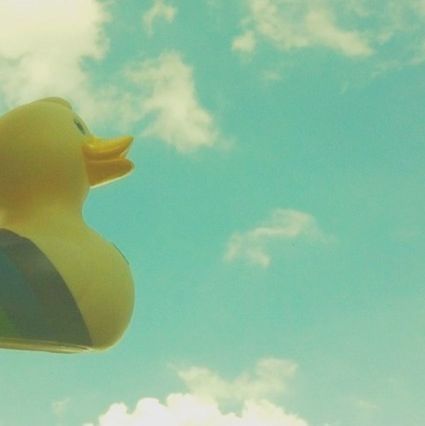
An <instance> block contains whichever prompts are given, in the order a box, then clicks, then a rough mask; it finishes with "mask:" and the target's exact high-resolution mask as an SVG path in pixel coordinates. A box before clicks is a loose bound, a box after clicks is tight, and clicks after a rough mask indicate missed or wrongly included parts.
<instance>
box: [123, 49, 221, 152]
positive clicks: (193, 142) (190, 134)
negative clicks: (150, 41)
mask: <svg viewBox="0 0 425 426" xmlns="http://www.w3.org/2000/svg"><path fill="white" fill-rule="evenodd" d="M127 76H128V78H129V79H130V80H131V81H132V82H133V83H134V84H136V86H137V87H139V88H140V89H142V90H143V93H144V94H143V102H142V105H141V107H142V111H141V112H142V115H143V116H148V117H150V118H151V121H150V124H149V125H148V127H147V128H146V130H145V131H144V133H143V134H144V136H147V137H153V138H158V139H161V140H163V141H165V142H167V143H168V144H170V145H173V146H174V147H176V148H177V150H179V151H182V152H190V151H193V150H195V149H197V148H200V147H208V146H212V145H214V144H215V142H216V141H217V130H216V127H215V123H214V120H213V118H212V115H211V114H210V113H209V112H208V111H207V110H205V109H204V108H203V107H202V106H201V104H200V102H199V100H198V97H197V94H196V90H195V84H194V79H193V70H192V68H191V67H190V66H189V65H187V64H186V63H185V62H184V61H183V59H182V58H181V56H180V54H178V53H177V52H170V53H166V54H163V55H161V56H160V57H159V58H156V59H153V60H146V61H144V62H142V63H141V64H139V65H136V66H133V67H132V68H130V69H128V71H127Z"/></svg>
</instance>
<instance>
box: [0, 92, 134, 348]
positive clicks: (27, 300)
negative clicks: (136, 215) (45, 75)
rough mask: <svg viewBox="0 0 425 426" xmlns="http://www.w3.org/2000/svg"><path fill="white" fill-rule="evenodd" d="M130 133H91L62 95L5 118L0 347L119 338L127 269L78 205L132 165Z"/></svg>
mask: <svg viewBox="0 0 425 426" xmlns="http://www.w3.org/2000/svg"><path fill="white" fill-rule="evenodd" d="M132 140H133V138H132V137H130V136H125V137H120V138H116V139H111V140H102V139H99V138H97V137H95V136H93V135H92V134H91V133H90V131H89V130H88V129H87V126H86V125H85V124H84V122H83V120H82V119H81V118H80V117H79V116H78V115H77V114H76V113H75V112H74V111H73V110H72V107H71V105H70V104H69V103H68V102H66V101H65V100H63V99H61V98H46V99H41V100H39V101H36V102H32V103H29V104H27V105H24V106H21V107H18V108H16V109H14V110H12V111H10V112H8V113H7V114H5V115H4V116H2V117H0V347H3V348H11V349H27V350H41V351H49V352H80V351H85V350H90V349H95V350H100V349H106V348H108V347H110V346H112V345H113V344H114V343H115V342H116V341H117V340H118V339H119V338H120V337H121V336H122V334H123V332H124V330H125V329H126V327H127V325H128V323H129V320H130V317H131V314H132V311H133V303H134V289H133V280H132V276H131V271H130V268H129V265H128V263H127V261H126V260H125V258H124V257H123V255H122V254H121V253H120V252H119V251H118V249H117V248H116V247H115V246H114V245H113V244H111V243H109V242H107V241H105V240H104V239H103V238H102V237H101V236H100V235H99V234H97V233H96V232H95V231H93V230H92V229H90V228H89V227H88V226H87V225H86V224H85V222H84V220H83V216H82V207H83V203H84V200H85V198H86V196H87V194H88V191H89V188H90V187H94V186H97V185H102V184H105V183H108V182H111V181H113V180H115V179H118V178H121V177H123V176H125V175H127V174H128V173H129V172H130V171H131V170H132V169H133V164H132V163H131V162H130V161H129V160H128V159H126V154H127V152H128V150H129V147H130V145H131V142H132ZM122 219H123V218H122V217H119V218H117V221H122Z"/></svg>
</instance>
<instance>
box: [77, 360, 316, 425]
mask: <svg viewBox="0 0 425 426" xmlns="http://www.w3.org/2000/svg"><path fill="white" fill-rule="evenodd" d="M295 368H296V366H295V364H294V363H292V362H291V361H287V360H281V359H264V360H260V362H259V363H258V365H257V369H256V374H255V375H254V377H251V376H250V375H249V374H243V375H241V376H240V377H239V378H238V379H236V380H235V381H231V382H226V381H225V380H224V379H222V378H221V377H219V376H218V375H215V373H212V372H211V371H209V370H208V369H205V368H198V369H197V370H196V371H198V372H199V371H203V372H208V374H207V375H206V376H205V375H204V373H202V374H198V373H193V372H194V371H195V370H193V369H189V370H187V371H191V373H190V374H189V375H190V376H191V377H190V378H188V377H187V371H186V373H184V372H180V373H181V374H179V375H180V377H182V376H183V378H184V381H185V382H186V384H187V385H189V389H191V386H192V387H193V376H196V386H195V387H194V388H193V389H192V390H191V392H190V393H184V394H183V393H175V394H171V395H169V396H168V397H167V398H166V399H165V402H164V403H162V402H160V401H159V400H158V399H156V398H142V399H140V400H139V402H138V403H137V405H136V408H135V409H134V411H133V412H131V411H130V410H129V409H128V407H127V406H126V405H125V404H123V403H116V404H112V405H111V406H110V408H109V410H108V411H107V412H106V413H105V414H104V415H102V416H100V417H99V421H98V423H97V425H98V426H157V425H161V426H188V425H191V426H308V425H307V422H306V421H305V420H303V419H302V418H301V417H299V416H297V415H294V414H290V413H288V412H287V411H286V410H285V409H284V408H283V407H281V406H279V405H277V404H276V403H273V402H271V401H269V400H268V399H266V397H267V396H268V395H269V394H270V392H271V393H273V394H275V393H278V392H279V391H280V390H282V389H283V388H284V386H285V382H286V380H287V377H288V376H291V375H292V374H293V373H294V371H295ZM273 372H274V373H275V375H276V376H275V378H272V377H271V376H272V375H273ZM263 375H265V376H266V377H267V378H263V377H262V376H263ZM214 377H215V379H217V380H218V381H219V382H220V389H221V390H220V391H219V392H218V393H220V394H221V395H220V396H219V395H217V385H216V384H214V383H212V379H213V378H214ZM201 381H204V383H203V384H202V385H201V383H200V382H201ZM271 382H273V383H271ZM278 382H282V383H280V385H277V383H278ZM259 383H262V385H261V386H258V384H259ZM266 383H269V384H266ZM235 384H236V385H235ZM243 384H245V385H246V386H248V388H250V389H253V388H256V390H255V392H253V393H252V392H251V393H252V394H251V395H250V394H249V393H250V392H248V393H246V392H244V391H243V390H242V385H243ZM210 385H212V387H211V388H210ZM226 388H227V389H228V390H229V389H230V391H226V392H224V393H225V394H226V397H225V398H224V399H230V400H234V401H236V402H238V403H240V410H239V412H226V411H225V410H224V409H222V408H221V407H220V403H219V401H220V399H221V398H222V397H223V396H224V395H223V389H226ZM236 388H238V389H239V390H240V391H243V396H240V395H239V394H236V393H235V391H236V390H237V389H236ZM277 388H279V389H277ZM200 389H202V392H199V390H200ZM208 389H211V391H210V392H209V391H208ZM84 426H95V425H94V424H93V423H90V424H89V423H87V424H85V425H84Z"/></svg>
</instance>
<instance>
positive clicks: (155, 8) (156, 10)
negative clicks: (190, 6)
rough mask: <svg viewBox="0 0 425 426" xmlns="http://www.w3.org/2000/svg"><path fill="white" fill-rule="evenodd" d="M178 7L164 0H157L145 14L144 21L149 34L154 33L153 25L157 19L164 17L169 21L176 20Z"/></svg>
mask: <svg viewBox="0 0 425 426" xmlns="http://www.w3.org/2000/svg"><path fill="white" fill-rule="evenodd" d="M176 13H177V9H176V8H175V7H174V6H171V5H169V4H166V3H164V1H163V0H155V1H154V3H153V4H152V7H151V8H150V9H149V10H148V11H147V12H146V13H145V14H144V15H143V18H142V21H143V26H144V27H145V29H146V31H147V33H148V34H149V35H152V34H153V27H154V24H155V22H156V21H157V20H159V19H164V20H165V21H167V22H172V21H174V18H175V17H176Z"/></svg>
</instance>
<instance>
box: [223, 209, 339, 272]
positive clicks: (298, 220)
mask: <svg viewBox="0 0 425 426" xmlns="http://www.w3.org/2000/svg"><path fill="white" fill-rule="evenodd" d="M301 238H303V239H305V240H308V241H317V242H321V243H328V242H331V241H333V240H334V238H333V237H331V236H329V235H327V234H325V233H324V232H323V231H322V230H321V229H320V227H319V225H318V224H317V221H316V219H315V218H314V217H313V216H312V215H310V214H308V213H304V212H301V211H298V210H291V209H276V210H274V211H273V212H272V213H271V215H270V217H269V218H267V219H266V220H265V221H263V223H261V224H260V225H258V226H257V227H255V228H254V229H251V230H249V231H246V232H242V233H240V232H237V233H235V234H233V235H232V237H231V238H230V240H229V242H228V244H227V250H226V253H225V256H224V258H225V260H227V261H234V260H236V259H238V258H242V259H246V260H247V261H248V262H250V263H252V264H254V265H257V266H260V267H263V268H267V267H269V266H270V264H271V254H270V253H269V250H268V246H269V245H270V243H271V242H273V241H282V242H285V241H293V240H296V239H301Z"/></svg>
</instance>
